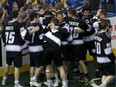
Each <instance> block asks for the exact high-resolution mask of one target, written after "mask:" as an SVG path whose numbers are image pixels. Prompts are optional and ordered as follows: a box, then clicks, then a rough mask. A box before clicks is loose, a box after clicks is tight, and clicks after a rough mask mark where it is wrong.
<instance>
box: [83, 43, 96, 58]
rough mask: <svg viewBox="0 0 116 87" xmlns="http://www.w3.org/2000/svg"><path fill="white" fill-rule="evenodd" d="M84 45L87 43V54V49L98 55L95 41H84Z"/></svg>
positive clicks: (91, 53) (90, 52)
mask: <svg viewBox="0 0 116 87" xmlns="http://www.w3.org/2000/svg"><path fill="white" fill-rule="evenodd" d="M84 45H85V52H86V54H87V51H88V52H89V54H90V55H91V56H95V55H96V53H95V43H94V41H90V42H84Z"/></svg>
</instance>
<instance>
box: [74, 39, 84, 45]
mask: <svg viewBox="0 0 116 87" xmlns="http://www.w3.org/2000/svg"><path fill="white" fill-rule="evenodd" d="M72 44H73V45H81V44H84V41H83V40H73V41H72Z"/></svg>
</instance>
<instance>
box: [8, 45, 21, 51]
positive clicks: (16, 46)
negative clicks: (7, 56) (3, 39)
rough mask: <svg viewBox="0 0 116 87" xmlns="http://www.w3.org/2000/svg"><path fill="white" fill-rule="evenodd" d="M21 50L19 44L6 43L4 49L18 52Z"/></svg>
mask: <svg viewBox="0 0 116 87" xmlns="http://www.w3.org/2000/svg"><path fill="white" fill-rule="evenodd" d="M21 50H22V46H21V45H6V51H16V52H20V51H21Z"/></svg>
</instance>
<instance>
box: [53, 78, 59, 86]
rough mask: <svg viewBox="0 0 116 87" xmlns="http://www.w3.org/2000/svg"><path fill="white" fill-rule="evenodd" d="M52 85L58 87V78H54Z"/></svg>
mask: <svg viewBox="0 0 116 87" xmlns="http://www.w3.org/2000/svg"><path fill="white" fill-rule="evenodd" d="M53 86H54V87H58V86H59V80H58V79H55V80H54V84H53Z"/></svg>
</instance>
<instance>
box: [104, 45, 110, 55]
mask: <svg viewBox="0 0 116 87" xmlns="http://www.w3.org/2000/svg"><path fill="white" fill-rule="evenodd" d="M104 52H105V54H106V55H109V54H111V53H112V48H111V47H108V48H106V49H104Z"/></svg>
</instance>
